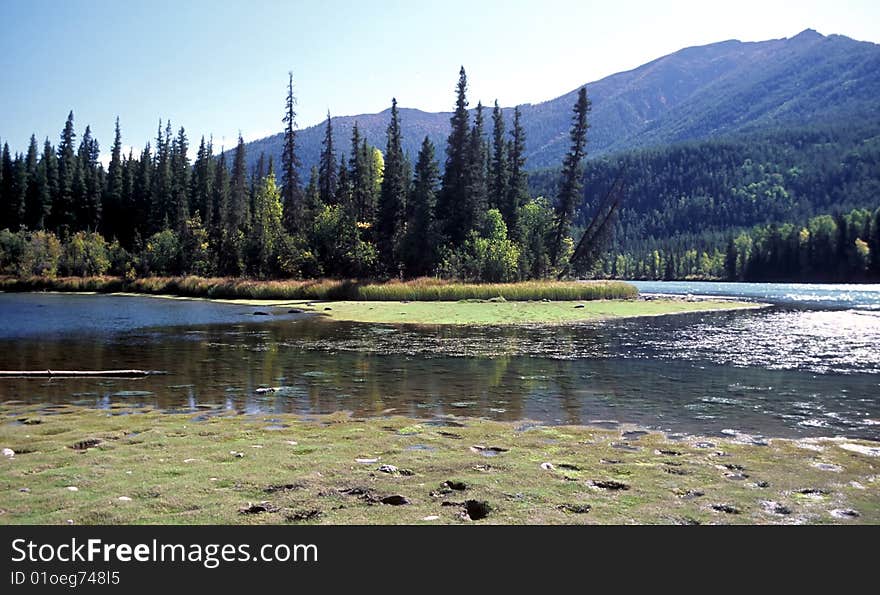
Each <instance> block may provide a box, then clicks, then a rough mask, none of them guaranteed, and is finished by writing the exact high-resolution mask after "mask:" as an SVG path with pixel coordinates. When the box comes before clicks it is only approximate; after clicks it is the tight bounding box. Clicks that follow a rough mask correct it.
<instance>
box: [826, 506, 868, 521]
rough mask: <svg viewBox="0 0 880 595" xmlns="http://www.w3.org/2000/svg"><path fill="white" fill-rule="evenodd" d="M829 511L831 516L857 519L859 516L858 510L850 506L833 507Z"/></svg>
mask: <svg viewBox="0 0 880 595" xmlns="http://www.w3.org/2000/svg"><path fill="white" fill-rule="evenodd" d="M830 513H831V516H833V517H834V518H838V519H857V518H859V517H860V516H861V515H860V514H859V513H858V511H856V510H853V509H852V508H835V509H834V510H832V511H830Z"/></svg>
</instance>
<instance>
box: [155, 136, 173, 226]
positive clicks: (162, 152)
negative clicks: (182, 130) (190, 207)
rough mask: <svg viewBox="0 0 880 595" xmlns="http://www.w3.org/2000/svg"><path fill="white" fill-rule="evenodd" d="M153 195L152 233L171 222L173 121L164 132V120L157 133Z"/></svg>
mask: <svg viewBox="0 0 880 595" xmlns="http://www.w3.org/2000/svg"><path fill="white" fill-rule="evenodd" d="M151 177H152V184H153V187H152V197H151V203H150V223H151V231H150V233H155V232H157V231H161V230H163V229H165V227H166V226H167V225H168V224H169V223H170V217H171V213H170V205H171V184H172V181H171V179H172V175H171V122H170V121H169V122H167V124H166V126H165V132H164V133H163V132H162V120H159V130H158V132H157V133H156V157H155V167H154V168H153V174H152V176H151Z"/></svg>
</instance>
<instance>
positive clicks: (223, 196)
mask: <svg viewBox="0 0 880 595" xmlns="http://www.w3.org/2000/svg"><path fill="white" fill-rule="evenodd" d="M211 205H212V206H211V213H212V223H211V225H208V226H207V227H208V233H209V234H210V236H211V238H212V239H213V240H214V242H215V243H218V242H219V241H220V235H221V232H222V230H224V229H226V228H227V227H228V225H227V222H228V219H229V169H228V168H227V167H226V153H225V152H222V151H221V152H220V159H219V160H218V162H217V166H216V167H215V168H214V182H213V184H212V188H211ZM206 225H207V222H206Z"/></svg>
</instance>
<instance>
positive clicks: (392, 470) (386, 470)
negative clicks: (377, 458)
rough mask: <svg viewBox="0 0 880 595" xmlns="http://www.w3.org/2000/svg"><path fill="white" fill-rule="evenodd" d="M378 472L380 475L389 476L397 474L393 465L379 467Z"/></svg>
mask: <svg viewBox="0 0 880 595" xmlns="http://www.w3.org/2000/svg"><path fill="white" fill-rule="evenodd" d="M378 471H379V472H381V473H388V474H390V475H397V472H398V470H397V467H395V466H394V465H381V466H380V467H379V469H378Z"/></svg>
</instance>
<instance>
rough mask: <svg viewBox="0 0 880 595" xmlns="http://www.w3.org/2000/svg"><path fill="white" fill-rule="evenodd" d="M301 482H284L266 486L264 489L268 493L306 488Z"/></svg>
mask: <svg viewBox="0 0 880 595" xmlns="http://www.w3.org/2000/svg"><path fill="white" fill-rule="evenodd" d="M305 487H306V486H304V485H303V484H301V483H284V484H273V485H270V486H266V488H265V489H264V490H263V491H264V492H266V493H267V494H274V493H275V492H292V491H294V490H301V489H303V488H305Z"/></svg>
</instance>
